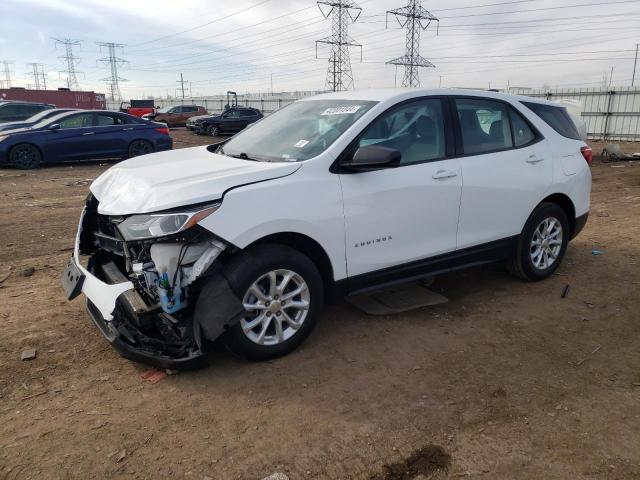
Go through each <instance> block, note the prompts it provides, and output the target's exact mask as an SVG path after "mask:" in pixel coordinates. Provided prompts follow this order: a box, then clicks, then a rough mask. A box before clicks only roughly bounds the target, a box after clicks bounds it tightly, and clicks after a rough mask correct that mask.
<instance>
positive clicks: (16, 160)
mask: <svg viewBox="0 0 640 480" xmlns="http://www.w3.org/2000/svg"><path fill="white" fill-rule="evenodd" d="M41 162H42V154H41V153H40V150H38V147H36V146H35V145H30V144H28V143H20V144H18V145H16V146H15V147H13V148H12V149H11V150H10V152H9V163H11V164H12V165H13V166H15V167H16V168H19V169H20V170H31V169H33V168H38V167H39V166H40V163H41Z"/></svg>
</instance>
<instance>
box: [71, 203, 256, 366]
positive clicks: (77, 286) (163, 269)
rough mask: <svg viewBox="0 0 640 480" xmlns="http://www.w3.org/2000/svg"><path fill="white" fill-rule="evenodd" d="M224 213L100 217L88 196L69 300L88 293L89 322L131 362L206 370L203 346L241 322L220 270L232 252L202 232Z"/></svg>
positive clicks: (209, 209)
mask: <svg viewBox="0 0 640 480" xmlns="http://www.w3.org/2000/svg"><path fill="white" fill-rule="evenodd" d="M218 207H219V204H212V205H205V206H199V207H194V208H192V209H190V210H187V211H184V210H181V211H177V212H163V213H158V214H149V215H132V216H128V217H118V216H107V215H102V214H99V213H98V201H97V200H96V199H95V198H94V197H93V196H91V195H90V196H89V197H88V199H87V204H86V206H85V208H84V210H83V213H82V215H81V218H80V225H79V228H78V234H77V237H76V244H75V248H74V254H73V256H72V258H71V259H70V261H69V264H68V266H67V269H66V270H65V272H64V273H63V276H62V283H63V287H64V289H65V291H66V293H67V296H68V297H69V299H73V298H75V297H76V296H78V295H79V294H80V293H81V292H82V293H84V294H85V296H86V297H87V311H88V312H89V314H90V316H91V318H92V319H93V321H94V322H95V323H96V325H97V326H98V328H99V329H100V331H101V332H102V333H103V334H104V336H105V337H106V338H107V339H108V340H109V341H110V342H111V343H112V344H113V346H114V347H115V348H116V349H117V350H118V351H119V352H120V354H121V355H122V356H124V357H125V358H129V359H131V360H134V361H139V362H143V363H148V364H153V365H156V366H159V367H162V368H197V367H200V366H203V365H204V364H205V361H204V354H205V349H204V345H205V344H206V342H205V340H209V341H213V340H215V339H216V338H217V337H219V336H220V335H221V334H222V333H223V332H224V330H225V328H227V327H228V326H231V325H233V324H234V323H235V322H237V321H238V320H239V319H240V318H241V317H242V314H243V313H244V309H243V307H242V303H241V302H240V301H239V300H238V299H237V297H236V296H235V295H234V294H233V292H232V291H231V289H230V288H229V285H228V283H227V281H226V279H225V277H224V269H223V268H222V266H223V260H224V258H225V257H227V256H228V255H230V254H231V253H232V251H233V247H232V246H231V245H228V244H226V243H225V242H223V241H221V240H220V239H219V238H217V237H216V236H215V235H213V234H212V233H211V232H209V231H208V230H206V229H204V228H202V227H200V226H199V225H197V222H198V221H199V220H200V219H202V218H204V217H205V216H207V215H209V214H211V213H213V212H215V210H217V208H218ZM83 260H87V261H86V263H85V262H83Z"/></svg>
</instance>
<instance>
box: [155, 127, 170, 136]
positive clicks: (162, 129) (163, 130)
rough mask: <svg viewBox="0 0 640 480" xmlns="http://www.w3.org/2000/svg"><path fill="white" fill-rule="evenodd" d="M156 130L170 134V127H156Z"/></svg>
mask: <svg viewBox="0 0 640 480" xmlns="http://www.w3.org/2000/svg"><path fill="white" fill-rule="evenodd" d="M156 132H158V133H162V134H163V135H169V127H160V128H156Z"/></svg>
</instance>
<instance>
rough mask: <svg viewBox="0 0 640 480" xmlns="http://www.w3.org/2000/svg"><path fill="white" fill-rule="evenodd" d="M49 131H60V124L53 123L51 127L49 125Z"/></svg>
mask: <svg viewBox="0 0 640 480" xmlns="http://www.w3.org/2000/svg"><path fill="white" fill-rule="evenodd" d="M49 130H60V124H59V123H54V124H52V125H49Z"/></svg>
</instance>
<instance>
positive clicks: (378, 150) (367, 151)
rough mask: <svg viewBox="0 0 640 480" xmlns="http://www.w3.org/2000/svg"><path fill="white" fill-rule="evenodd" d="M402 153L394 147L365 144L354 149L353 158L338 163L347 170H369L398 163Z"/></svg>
mask: <svg viewBox="0 0 640 480" xmlns="http://www.w3.org/2000/svg"><path fill="white" fill-rule="evenodd" d="M401 158H402V154H401V153H400V151H399V150H396V149H395V148H388V147H381V146H379V145H367V146H366V147H360V148H359V149H358V150H356V153H355V154H354V155H353V158H352V159H351V160H349V161H346V162H343V163H341V164H340V167H341V168H342V169H344V170H346V171H348V172H369V171H372V170H380V169H383V168H394V167H397V166H398V165H400V159H401Z"/></svg>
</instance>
